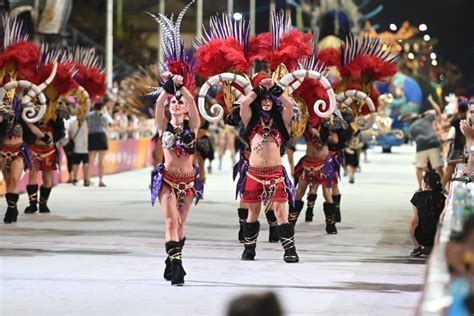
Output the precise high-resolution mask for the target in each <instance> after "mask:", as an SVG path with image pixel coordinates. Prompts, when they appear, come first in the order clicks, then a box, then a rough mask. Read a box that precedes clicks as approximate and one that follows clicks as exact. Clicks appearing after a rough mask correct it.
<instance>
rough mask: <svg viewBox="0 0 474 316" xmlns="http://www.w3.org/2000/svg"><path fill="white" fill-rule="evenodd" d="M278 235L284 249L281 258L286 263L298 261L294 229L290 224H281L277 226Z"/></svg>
mask: <svg viewBox="0 0 474 316" xmlns="http://www.w3.org/2000/svg"><path fill="white" fill-rule="evenodd" d="M278 235H280V241H281V245H282V246H283V249H284V250H285V254H284V255H283V260H285V262H287V263H295V262H298V261H300V258H298V254H297V253H296V247H295V229H294V228H293V225H291V224H289V223H288V224H282V225H279V226H278Z"/></svg>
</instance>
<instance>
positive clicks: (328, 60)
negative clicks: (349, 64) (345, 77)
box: [318, 48, 341, 68]
mask: <svg viewBox="0 0 474 316" xmlns="http://www.w3.org/2000/svg"><path fill="white" fill-rule="evenodd" d="M318 60H319V61H321V62H323V63H324V66H326V67H331V66H336V67H338V68H339V67H340V66H341V52H340V51H339V50H338V49H335V48H326V49H322V50H320V51H319V52H318Z"/></svg>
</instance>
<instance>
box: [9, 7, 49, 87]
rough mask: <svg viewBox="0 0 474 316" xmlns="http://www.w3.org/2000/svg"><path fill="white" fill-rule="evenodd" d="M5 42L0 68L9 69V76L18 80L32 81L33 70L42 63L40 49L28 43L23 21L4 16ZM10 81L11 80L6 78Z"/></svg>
mask: <svg viewBox="0 0 474 316" xmlns="http://www.w3.org/2000/svg"><path fill="white" fill-rule="evenodd" d="M1 19H2V28H3V41H2V45H3V46H2V47H1V52H2V55H1V56H0V68H1V69H7V68H8V69H7V70H8V72H9V73H8V75H15V72H16V79H26V80H31V79H32V78H33V77H34V71H33V69H34V68H35V67H36V65H38V64H39V61H40V50H39V48H38V47H37V46H36V45H35V44H33V43H31V42H28V34H26V32H25V30H24V28H23V24H22V23H21V21H18V20H16V19H12V18H10V17H9V16H7V15H2V16H1ZM5 80H9V78H6V77H5V78H4V81H5Z"/></svg>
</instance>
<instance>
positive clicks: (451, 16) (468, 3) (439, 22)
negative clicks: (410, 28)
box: [364, 0, 474, 88]
mask: <svg viewBox="0 0 474 316" xmlns="http://www.w3.org/2000/svg"><path fill="white" fill-rule="evenodd" d="M378 4H382V5H383V6H384V10H383V11H382V12H381V13H380V14H379V15H377V16H376V17H375V18H373V19H371V21H372V23H373V24H380V26H381V29H383V30H388V29H389V24H390V23H395V24H397V25H401V24H402V22H403V21H405V20H408V21H409V22H410V23H411V24H412V25H416V26H418V25H419V24H421V23H425V24H426V25H427V26H428V30H427V32H426V33H428V34H429V35H430V36H431V37H432V38H433V37H435V38H438V40H439V43H438V44H437V46H435V47H434V51H435V52H436V53H437V55H438V58H439V59H441V60H443V61H450V62H453V63H455V64H457V65H458V66H459V67H460V68H461V69H462V71H463V74H464V77H465V79H466V82H465V83H464V84H465V86H466V88H471V86H474V1H473V0H449V1H448V0H447V1H441V0H372V1H371V2H370V4H369V5H368V8H370V9H373V8H375V7H377V5H378ZM364 11H370V10H367V9H366V10H364Z"/></svg>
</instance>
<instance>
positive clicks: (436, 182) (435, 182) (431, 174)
mask: <svg viewBox="0 0 474 316" xmlns="http://www.w3.org/2000/svg"><path fill="white" fill-rule="evenodd" d="M423 181H424V182H425V183H426V184H427V185H428V186H429V187H430V188H431V190H433V191H441V190H442V189H443V188H442V186H441V177H440V176H439V174H438V173H436V172H435V171H427V172H425V176H424V177H423Z"/></svg>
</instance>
